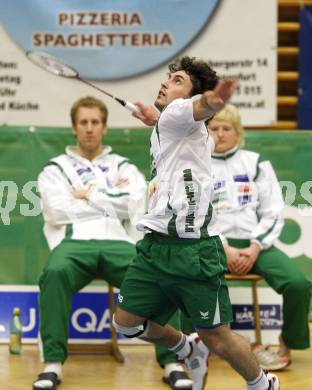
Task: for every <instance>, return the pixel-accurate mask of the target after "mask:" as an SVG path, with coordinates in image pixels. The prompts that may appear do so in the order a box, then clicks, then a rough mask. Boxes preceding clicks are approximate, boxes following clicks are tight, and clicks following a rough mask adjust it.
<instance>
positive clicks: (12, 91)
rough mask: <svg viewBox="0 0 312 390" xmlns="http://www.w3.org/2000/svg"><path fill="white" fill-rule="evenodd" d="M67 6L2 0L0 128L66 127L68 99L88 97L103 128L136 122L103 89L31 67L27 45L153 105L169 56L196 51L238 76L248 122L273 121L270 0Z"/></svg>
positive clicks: (81, 0)
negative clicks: (101, 115)
mask: <svg viewBox="0 0 312 390" xmlns="http://www.w3.org/2000/svg"><path fill="white" fill-rule="evenodd" d="M147 3H148V4H147ZM65 4H66V6H65V5H64V1H61V0H56V1H53V2H52V3H51V4H49V5H48V4H47V3H46V2H42V3H41V2H38V1H36V0H28V1H27V2H21V1H19V0H10V2H7V1H5V0H0V6H1V15H0V23H1V25H0V98H1V100H0V125H2V124H9V125H34V126H39V125H40V126H70V120H69V114H68V113H69V110H70V107H71V105H72V103H73V102H74V101H75V100H76V99H78V98H80V97H81V96H85V95H93V96H98V97H100V98H102V99H103V100H104V101H105V102H106V103H107V105H108V108H109V111H110V116H109V126H110V127H137V126H141V123H140V122H138V121H137V120H136V119H134V118H132V117H131V115H130V114H129V112H128V111H126V110H125V109H123V108H122V107H121V106H119V105H118V103H116V102H114V101H113V100H111V99H109V98H107V97H106V96H105V95H103V94H101V93H100V92H97V91H95V90H94V89H92V88H91V87H88V86H86V85H84V84H82V83H80V82H79V81H77V80H70V79H65V78H61V77H57V76H54V75H52V74H49V73H47V72H45V71H44V70H41V69H40V68H38V67H36V66H35V65H34V64H32V63H30V62H29V61H28V60H27V59H26V57H25V51H27V50H40V51H46V52H48V53H50V54H52V55H55V56H57V57H59V58H61V59H62V60H63V61H65V62H66V63H68V64H69V65H71V66H73V67H74V68H77V70H78V71H79V72H80V74H81V75H82V76H83V77H86V78H88V79H92V80H93V81H94V82H95V83H96V85H98V86H99V87H102V88H104V89H106V90H108V91H110V92H111V93H112V94H114V95H115V96H118V97H121V98H124V99H127V100H130V101H137V100H139V101H143V102H145V103H150V104H152V103H153V101H154V98H155V97H156V95H157V91H158V89H159V85H160V82H161V81H162V80H163V79H164V78H166V74H167V64H168V63H170V62H171V60H172V59H173V58H176V57H177V56H183V55H190V56H196V57H200V58H203V59H205V60H208V61H210V64H211V65H212V67H213V68H214V69H215V70H216V71H217V73H218V74H219V75H220V76H221V77H223V76H229V75H230V76H234V77H238V78H239V79H240V85H239V87H238V90H237V92H236V94H235V96H234V97H233V100H232V101H233V103H234V104H236V105H237V106H238V107H239V108H240V110H241V113H242V117H243V123H244V125H245V126H248V125H258V126H261V125H270V124H272V123H274V122H275V121H276V94H277V89H276V69H277V59H276V43H277V2H276V1H272V0H253V1H250V0H226V1H224V0H223V1H221V0H219V1H218V0H198V1H197V2H196V3H194V2H190V1H188V0H157V1H156V0H150V1H148V2H147V1H146V0H118V1H116V0H114V1H113V0H105V1H103V0H102V1H100V0H98V1H93V2H89V1H87V0H75V1H72V2H66V3H65ZM195 4H196V7H195Z"/></svg>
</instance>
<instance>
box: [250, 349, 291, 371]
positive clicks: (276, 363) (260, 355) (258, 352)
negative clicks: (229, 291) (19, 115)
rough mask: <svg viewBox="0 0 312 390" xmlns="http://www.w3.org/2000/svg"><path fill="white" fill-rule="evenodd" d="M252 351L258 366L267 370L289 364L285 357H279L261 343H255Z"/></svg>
mask: <svg viewBox="0 0 312 390" xmlns="http://www.w3.org/2000/svg"><path fill="white" fill-rule="evenodd" d="M252 351H253V353H254V355H255V356H256V359H257V361H258V363H259V366H260V367H261V368H263V369H264V370H268V371H280V370H283V369H284V368H286V367H287V366H288V365H289V359H288V358H287V357H280V356H279V355H278V354H277V353H275V352H272V351H270V350H269V349H268V348H266V347H265V346H263V345H261V344H255V345H254V346H253V347H252Z"/></svg>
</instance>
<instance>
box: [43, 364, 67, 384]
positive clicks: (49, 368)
mask: <svg viewBox="0 0 312 390" xmlns="http://www.w3.org/2000/svg"><path fill="white" fill-rule="evenodd" d="M43 372H55V374H56V375H57V377H58V379H59V380H61V379H62V377H63V373H62V363H61V362H48V363H46V364H45V367H44V370H43Z"/></svg>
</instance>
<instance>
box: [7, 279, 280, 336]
mask: <svg viewBox="0 0 312 390" xmlns="http://www.w3.org/2000/svg"><path fill="white" fill-rule="evenodd" d="M258 291H259V301H260V302H261V304H260V315H261V326H262V337H263V339H265V340H266V342H268V340H270V342H271V343H275V342H276V339H274V337H275V336H276V331H277V330H280V326H281V308H280V301H281V300H280V299H279V296H277V294H275V293H274V291H272V289H270V288H259V289H258ZM230 295H231V299H232V301H233V315H234V322H233V324H232V325H231V328H232V329H233V330H235V331H238V332H239V333H242V334H247V335H248V337H249V336H250V340H251V341H253V340H254V331H253V313H252V305H251V289H250V288H244V287H242V288H240V287H235V288H230ZM276 296H277V298H276ZM262 302H263V305H262ZM266 302H270V303H266ZM14 307H19V308H20V309H21V321H22V324H23V341H24V342H30V343H31V342H37V338H38V331H39V312H38V288H37V287H35V286H2V287H0V343H6V342H8V339H9V332H10V320H11V318H12V313H13V308H14ZM69 337H70V342H76V343H77V342H81V343H92V342H101V341H103V340H108V339H110V314H109V307H108V293H107V288H106V287H105V286H103V287H98V286H94V287H92V286H88V287H86V288H84V289H83V290H81V291H80V292H79V293H78V294H75V295H74V297H73V305H72V311H71V316H70V326H69ZM119 338H120V339H124V337H123V336H122V335H119ZM125 341H126V342H129V340H128V339H126V340H125ZM136 342H141V341H140V340H136Z"/></svg>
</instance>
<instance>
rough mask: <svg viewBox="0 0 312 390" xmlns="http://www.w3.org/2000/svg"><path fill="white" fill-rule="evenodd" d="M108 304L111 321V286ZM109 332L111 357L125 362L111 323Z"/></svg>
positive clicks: (113, 304)
mask: <svg viewBox="0 0 312 390" xmlns="http://www.w3.org/2000/svg"><path fill="white" fill-rule="evenodd" d="M108 302H109V314H110V318H111V320H112V318H113V314H114V311H115V299H114V289H113V287H112V286H111V285H109V286H108ZM110 331H111V338H112V355H113V356H114V358H115V359H116V361H117V362H119V363H123V362H124V361H125V357H124V356H123V354H122V353H121V351H120V349H119V345H118V339H117V332H116V329H115V328H114V327H113V324H112V321H110Z"/></svg>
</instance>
